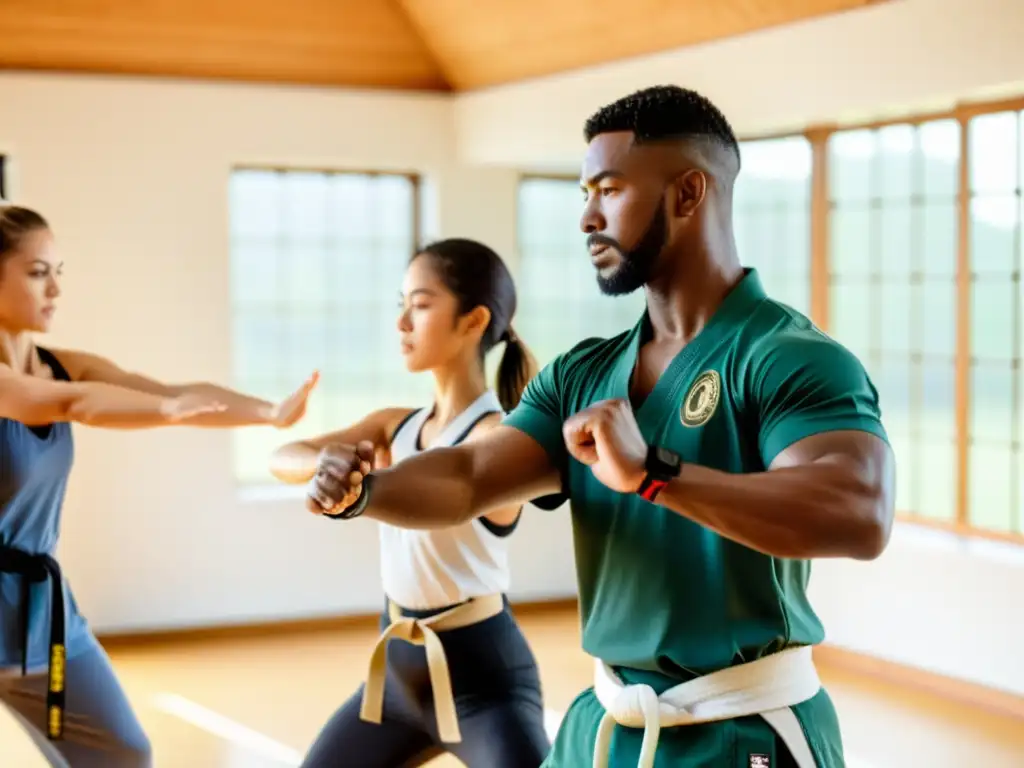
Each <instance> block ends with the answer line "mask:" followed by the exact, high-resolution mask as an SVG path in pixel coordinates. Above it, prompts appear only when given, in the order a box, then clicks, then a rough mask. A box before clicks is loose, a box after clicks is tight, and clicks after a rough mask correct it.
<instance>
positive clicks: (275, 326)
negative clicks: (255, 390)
mask: <svg viewBox="0 0 1024 768" xmlns="http://www.w3.org/2000/svg"><path fill="white" fill-rule="evenodd" d="M231 331H232V333H231V335H232V345H231V357H232V362H233V379H234V380H235V381H252V380H254V379H259V380H260V381H276V380H277V379H278V376H277V372H278V369H279V368H280V359H281V356H282V355H283V353H284V351H285V337H284V330H283V325H282V322H281V318H280V317H279V315H278V314H277V313H275V312H273V311H268V310H267V309H265V308H256V309H252V310H236V312H235V315H234V317H233V318H232V328H231Z"/></svg>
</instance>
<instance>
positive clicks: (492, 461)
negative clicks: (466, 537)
mask: <svg viewBox="0 0 1024 768" xmlns="http://www.w3.org/2000/svg"><path fill="white" fill-rule="evenodd" d="M370 489H371V490H370V491H369V502H368V506H367V508H366V510H365V512H364V513H363V514H364V515H365V516H367V517H372V518H375V519H377V520H381V521H383V522H386V523H391V524H392V525H398V526H401V527H404V528H444V527H447V526H451V525H457V524H459V523H464V522H466V521H467V520H472V519H473V518H475V517H481V516H483V515H486V514H488V513H491V512H494V511H496V510H499V509H501V508H502V507H509V506H514V505H515V506H520V505H522V504H525V503H526V502H528V501H531V500H533V499H537V498H539V497H542V496H552V495H555V494H558V493H560V492H561V478H560V475H559V472H558V469H557V468H556V467H555V465H554V464H553V463H552V462H551V460H550V458H549V457H548V454H547V452H546V451H545V450H544V448H542V447H541V445H540V444H539V443H537V442H536V441H535V440H534V439H533V438H531V437H529V436H528V435H526V434H525V433H524V432H521V431H519V430H518V429H515V428H513V427H507V426H499V427H495V428H494V429H491V430H489V431H488V432H487V433H486V434H484V435H482V436H481V437H480V438H479V439H478V440H473V441H469V442H466V443H463V444H462V445H458V446H456V447H454V448H433V449H431V450H429V451H424V452H423V453H420V454H417V455H415V456H412V457H410V458H408V459H405V460H404V461H403V462H402V463H401V464H399V465H398V466H396V467H393V468H391V469H386V470H383V471H379V472H374V473H373V482H372V484H371V485H370Z"/></svg>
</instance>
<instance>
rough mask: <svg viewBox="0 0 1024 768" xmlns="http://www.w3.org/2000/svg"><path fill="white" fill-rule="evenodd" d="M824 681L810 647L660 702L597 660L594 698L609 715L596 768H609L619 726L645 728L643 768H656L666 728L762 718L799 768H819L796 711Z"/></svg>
mask: <svg viewBox="0 0 1024 768" xmlns="http://www.w3.org/2000/svg"><path fill="white" fill-rule="evenodd" d="M820 689H821V680H820V679H819V678H818V672H817V670H816V669H815V667H814V660H813V659H812V658H811V648H810V646H801V647H797V648H790V649H787V650H784V651H780V652H779V653H774V654H771V655H770V656H765V657H763V658H760V659H757V660H755V661H751V662H748V663H746V664H739V665H737V666H735V667H726V668H725V669H722V670H719V671H717V672H712V673H711V674H709V675H704V676H703V677H698V678H696V679H694V680H690V681H688V682H685V683H682V684H681V685H677V686H674V687H673V688H669V689H668V690H667V691H665V692H664V693H662V694H661V696H658V695H657V694H656V693H655V692H654V689H653V688H651V687H650V686H649V685H626V684H625V683H623V682H622V680H621V679H620V678H619V677H618V675H616V674H615V672H614V671H613V670H612V669H611V667H609V666H608V665H607V664H605V663H604V662H603V661H601V660H600V659H596V664H595V671H594V694H595V695H596V696H597V700H598V701H599V702H601V706H603V707H604V709H605V714H604V717H602V718H601V724H600V726H599V727H598V730H597V741H596V743H595V745H594V762H593V768H607V766H608V753H609V750H610V747H611V741H612V731H613V730H614V729H615V725H616V723H618V724H619V725H622V726H625V727H627V728H643V729H644V739H643V742H642V744H641V746H640V760H639V762H638V763H637V766H638V768H653V766H654V753H655V751H656V750H657V748H658V736H659V733H660V731H661V728H662V727H665V728H672V727H675V726H680V725H695V724H697V723H707V722H712V721H714V720H731V719H733V718H737V717H747V716H750V715H760V716H761V717H763V718H764V719H765V720H766V721H767V722H768V724H769V725H770V726H771V727H772V728H773V729H774V730H775V732H776V733H777V734H778V735H779V736H780V737H781V738H782V740H783V742H784V743H785V744H786V747H787V748H788V749H789V751H790V753H791V754H792V755H793V759H794V760H795V761H796V765H797V768H815V762H814V757H813V755H812V754H811V749H810V746H809V745H808V744H807V737H806V736H804V732H803V729H802V728H801V727H800V722H799V721H798V720H797V719H796V715H794V714H793V710H792V709H790V707H793V706H795V705H797V704H800V703H801V702H804V701H807V700H808V699H810V698H812V697H813V696H815V695H816V694H817V693H818V691H819V690H820Z"/></svg>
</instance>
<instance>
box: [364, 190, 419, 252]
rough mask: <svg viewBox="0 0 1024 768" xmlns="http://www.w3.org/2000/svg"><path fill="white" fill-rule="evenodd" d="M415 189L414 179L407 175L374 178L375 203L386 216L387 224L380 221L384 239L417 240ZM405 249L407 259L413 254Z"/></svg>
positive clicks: (388, 240)
mask: <svg viewBox="0 0 1024 768" xmlns="http://www.w3.org/2000/svg"><path fill="white" fill-rule="evenodd" d="M415 190H416V187H415V185H414V184H413V182H412V180H411V179H408V178H406V177H405V176H391V175H387V176H378V177H377V178H376V179H375V180H374V190H373V191H374V196H373V197H374V200H373V204H374V205H375V206H377V210H378V211H380V212H381V213H382V214H385V216H386V224H384V223H382V222H380V221H378V226H380V230H379V231H378V234H379V236H380V237H381V239H382V240H384V241H386V242H390V243H396V242H397V243H403V244H405V243H408V242H411V241H414V240H415V238H416V234H415V232H413V225H414V224H415V218H416V216H415V213H416V199H415ZM403 251H405V258H406V259H408V258H409V256H411V255H412V254H410V253H408V251H407V250H406V249H403Z"/></svg>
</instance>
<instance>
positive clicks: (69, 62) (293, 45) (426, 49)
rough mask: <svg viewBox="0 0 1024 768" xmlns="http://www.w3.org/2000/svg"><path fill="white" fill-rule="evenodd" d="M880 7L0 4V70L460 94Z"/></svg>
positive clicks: (159, 0)
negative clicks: (760, 30)
mask: <svg viewBox="0 0 1024 768" xmlns="http://www.w3.org/2000/svg"><path fill="white" fill-rule="evenodd" d="M887 1H888V0H630V2H624V0H614V1H613V0H0V41H2V43H0V68H6V69H37V70H38V69H43V70H55V71H70V72H98V73H99V72H106V73H119V74H142V75H166V76H173V77H193V78H215V79H229V80H242V81H253V82H278V83H306V84H311V85H336V86H363V87H369V88H401V89H408V90H433V91H446V90H453V89H454V90H470V89H474V88H482V87H487V86H492V85H498V84H502V83H509V82H514V81H516V80H522V79H526V78H530V77H538V76H543V75H550V74H555V73H557V72H564V71H567V70H573V69H578V68H581V67H586V66H590V65H594V64H601V63H605V62H609V61H616V60H621V59H626V58H629V57H632V56H638V55H643V54H648V53H654V52H658V51H665V50H670V49H672V48H678V47H682V46H686V45H693V44H696V43H701V42H707V41H710V40H715V39H719V38H723V37H731V36H735V35H739V34H743V33H746V32H751V31H754V30H758V29H763V28H766V27H771V26H777V25H781V24H786V23H791V22H794V21H799V20H803V19H808V18H812V17H815V16H821V15H825V14H830V13H837V12H841V11H846V10H851V9H854V8H860V7H863V6H866V5H872V4H875V3H877V2H887Z"/></svg>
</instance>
